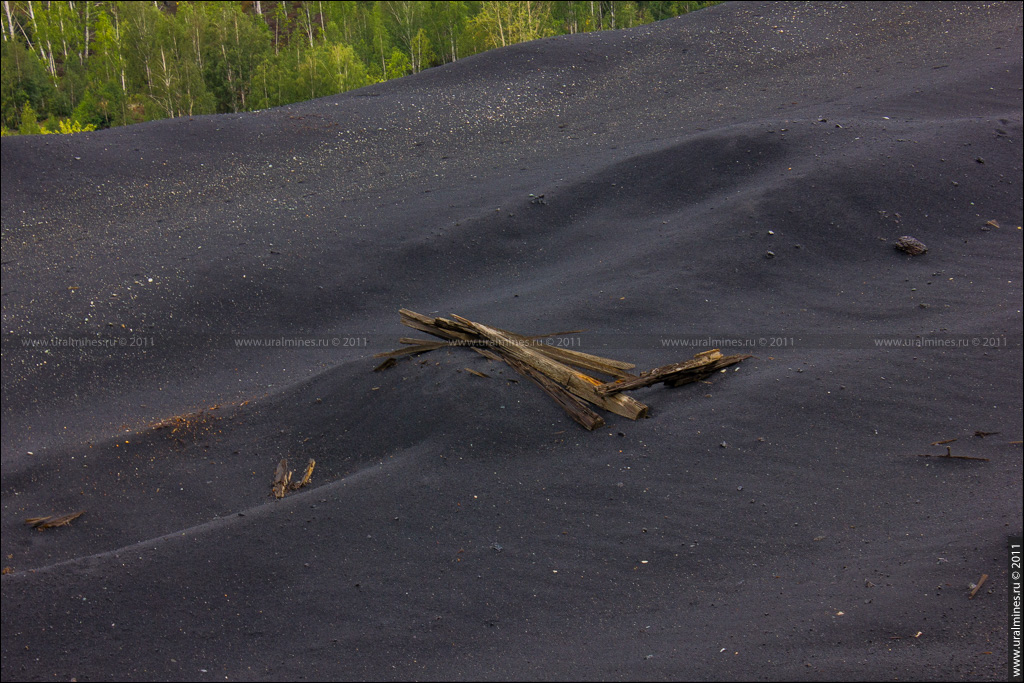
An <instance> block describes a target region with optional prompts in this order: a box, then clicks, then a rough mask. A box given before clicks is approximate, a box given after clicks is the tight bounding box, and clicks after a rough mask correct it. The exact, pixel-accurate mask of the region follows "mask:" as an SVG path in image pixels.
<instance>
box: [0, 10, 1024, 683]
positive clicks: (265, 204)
mask: <svg viewBox="0 0 1024 683" xmlns="http://www.w3.org/2000/svg"><path fill="white" fill-rule="evenodd" d="M1021 26H1022V22H1021V6H1020V4H1019V3H953V2H949V3H800V4H795V3H794V4H788V3H779V4H773V3H764V4H762V3H728V4H725V5H721V6H717V7H714V8H712V9H709V10H704V11H700V12H697V13H694V14H692V15H689V16H686V17H682V18H679V19H674V20H670V21H665V22H661V23H658V24H655V25H650V26H644V27H641V28H637V29H633V30H628V31H620V32H611V33H603V34H588V35H577V36H571V37H558V38H551V39H547V40H542V41H537V42H533V43H529V44H524V45H517V46H513V47H510V48H507V49H504V50H500V51H496V52H493V53H487V54H481V55H478V56H475V57H471V58H467V59H464V60H460V61H458V62H457V63H455V64H452V65H449V66H446V67H441V68H436V69H432V70H429V71H427V72H424V73H421V74H419V75H417V76H413V77H409V78H405V79H402V80H400V81H395V82H389V83H385V84H380V85H375V86H371V87H368V88H364V89H362V90H359V91H354V92H350V93H346V94H343V95H339V96H336V97H330V98H325V99H322V100H317V101H313V102H307V103H302V104H296V105H293V106H289V107H284V108H281V109H275V110H267V111H261V112H255V113H247V114H240V115H223V116H210V117H197V118H194V119H190V120H188V119H178V120H172V121H160V122H152V123H148V124H144V125H138V126H133V127H129V128H124V129H118V130H109V131H103V132H98V133H93V134H82V135H75V136H45V137H15V138H4V139H3V142H2V172H0V176H2V186H0V198H2V235H3V241H2V251H3V256H2V261H3V265H2V275H3V297H2V314H3V335H4V338H3V344H4V345H3V354H2V369H3V383H2V386H3V408H2V416H3V432H2V464H3V482H2V495H3V505H2V507H3V511H2V542H0V545H2V552H3V560H2V562H3V565H4V566H5V567H8V566H9V567H11V568H12V570H13V571H12V573H10V574H7V575H4V576H3V579H2V595H3V602H2V626H3V638H2V647H0V651H2V660H0V664H2V672H3V677H4V679H5V680H8V679H12V680H14V679H34V680H41V679H46V680H54V679H58V680H61V679H63V680H67V679H71V678H76V679H77V680H103V679H115V680H126V679H133V680H134V679H160V680H207V679H208V680H223V679H225V678H227V679H272V680H277V679H288V680H290V679H344V680H352V679H357V680H361V679H371V680H390V679H395V680H406V679H423V680H448V679H461V680H508V679H605V680H620V679H664V680H681V679H687V678H695V679H706V680H718V679H721V680H728V679H748V680H749V679H758V680H762V679H769V680H811V679H819V680H820V679H843V680H864V679H870V680H882V679H885V680H889V679H896V678H899V679H907V678H910V679H918V680H940V679H941V680H977V679H1001V678H1002V677H1003V676H1004V675H1005V668H1004V666H1005V660H1006V648H1007V645H1006V623H1005V614H1006V611H1005V610H1006V607H1005V606H1006V596H1007V591H1006V551H1005V543H1006V537H1007V535H1008V534H1012V533H1019V532H1020V530H1021V523H1022V522H1021V520H1022V503H1021V501H1022V483H1021V482H1022V473H1021V469H1022V468H1021V448H1020V445H1019V440H1020V438H1021V432H1022V386H1021V376H1022V370H1024V368H1022V365H1024V363H1022V354H1021V346H1020V340H1021V332H1022V323H1021V297H1022V287H1021V279H1022V247H1021V230H1020V228H1019V226H1020V225H1021V220H1022V191H1021V177H1022V146H1021V139H1022V130H1021V113H1022V91H1021V80H1022V73H1021V49H1022V41H1021V33H1022V32H1021ZM539 195H543V202H538V201H535V199H536V197H537V196H539ZM990 220H994V221H996V222H997V223H998V224H999V226H1000V227H998V228H990V229H985V228H987V227H989V226H986V225H985V224H986V222H987V221H990ZM902 235H912V236H914V237H916V238H917V239H920V240H921V241H923V242H924V243H925V244H926V245H928V248H929V251H928V252H927V254H925V255H923V256H919V257H910V256H907V255H904V254H901V253H899V252H898V251H896V250H894V249H893V246H892V245H893V243H894V242H895V240H896V239H897V238H898V237H900V236H902ZM769 251H771V252H773V253H774V255H775V257H774V258H766V254H767V252H769ZM400 307H408V308H411V309H413V310H416V311H420V312H422V313H427V314H436V315H447V314H449V313H452V312H454V313H459V314H461V315H464V316H466V317H468V318H470V319H473V320H478V321H481V322H485V323H488V324H492V325H495V326H498V327H501V328H505V329H511V330H515V331H518V332H523V333H533V334H539V333H547V332H554V331H559V330H576V329H585V330H586V332H584V333H580V334H579V335H578V336H579V337H580V338H581V339H582V340H584V342H585V343H584V346H583V350H586V351H591V352H594V353H600V354H603V355H608V356H611V357H615V358H620V359H622V360H629V361H632V362H635V363H637V364H638V365H639V366H640V367H641V368H649V367H654V366H657V365H662V364H665V363H669V362H673V361H677V360H681V359H683V358H685V357H688V356H689V355H691V353H693V352H694V351H697V350H703V349H704V348H707V347H706V346H703V347H700V348H696V349H688V348H685V347H665V346H663V345H662V342H661V341H660V340H662V339H681V338H694V337H697V338H700V337H723V336H726V335H728V336H737V337H751V338H761V337H763V338H765V339H771V338H779V339H795V340H797V341H796V342H794V343H793V344H792V345H786V346H781V347H774V348H773V347H765V348H757V349H756V350H755V351H754V353H755V356H756V357H755V358H752V359H750V360H748V361H745V362H744V363H743V364H742V365H741V366H740V367H739V370H738V371H735V372H733V371H732V370H731V369H730V371H729V372H728V373H726V374H723V375H717V376H715V377H714V378H712V379H711V380H709V382H708V383H706V384H699V385H691V386H687V387H682V388H678V389H667V388H664V387H657V388H650V389H645V390H641V391H639V392H636V394H635V396H636V397H637V398H638V399H639V400H642V401H644V402H647V403H649V404H650V405H651V406H652V409H651V417H650V418H649V419H646V420H641V421H638V422H630V421H629V420H626V419H625V418H620V417H617V416H609V418H608V424H607V425H606V427H605V428H603V429H599V430H597V431H595V432H592V433H588V432H585V431H584V430H582V429H581V428H579V427H578V426H577V425H576V424H575V423H573V422H571V421H570V420H569V419H568V418H567V417H566V416H564V415H563V414H562V413H561V412H560V411H559V409H558V408H557V407H556V406H555V405H554V404H553V403H551V402H550V401H549V400H548V399H547V398H546V397H545V396H543V395H542V394H541V393H540V392H539V391H537V390H536V388H535V387H533V386H532V385H531V384H530V383H528V382H526V381H525V380H521V378H518V377H517V376H516V375H515V374H514V373H513V372H512V371H511V370H510V369H509V368H502V367H498V366H496V365H495V364H493V363H488V362H487V361H485V360H484V359H482V358H480V357H478V356H476V355H475V354H473V353H471V352H469V351H467V350H465V349H452V350H448V351H436V352H433V353H431V354H428V355H427V356H423V357H422V358H421V359H419V360H424V361H426V362H424V363H420V362H418V360H408V359H406V360H403V361H402V362H401V364H400V365H399V366H398V367H395V368H393V369H391V370H389V371H387V372H385V373H380V374H375V373H372V372H370V370H371V369H372V368H373V367H374V365H375V364H376V362H375V361H374V360H373V359H372V358H371V356H372V354H373V353H375V352H377V351H384V350H388V349H391V348H395V347H396V346H397V339H398V337H400V336H405V335H407V334H408V332H409V331H408V330H407V329H406V328H403V327H402V326H400V325H399V323H398V315H397V309H398V308H400ZM933 336H940V337H942V338H958V339H960V338H962V339H970V338H979V339H989V338H993V339H1005V340H1007V345H1006V346H996V347H988V346H977V347H974V346H970V345H968V346H956V347H941V348H921V347H917V348H914V347H911V348H898V347H878V346H875V345H874V344H873V342H872V341H871V340H872V339H874V338H875V337H879V338H899V339H907V338H915V337H933ZM54 337H57V338H82V337H89V338H102V339H111V338H118V337H124V338H125V339H129V340H130V339H140V340H142V341H143V342H144V343H145V345H143V346H135V347H123V348H96V347H89V348H81V347H79V348H67V347H52V346H51V347H50V348H41V347H26V346H24V344H25V343H26V340H40V339H51V338H54ZM247 338H255V339H282V338H289V339H291V338H318V339H319V338H323V339H328V340H331V339H334V338H337V339H339V340H340V341H339V343H340V344H341V345H340V346H337V347H331V346H328V347H326V348H318V347H313V348H300V349H296V348H262V349H256V348H240V347H238V346H236V342H235V340H237V339H247ZM346 340H347V341H346ZM345 344H348V345H345ZM466 368H470V369H474V370H477V371H480V372H485V373H487V374H488V375H490V376H491V377H490V378H489V379H484V378H480V377H477V376H474V375H472V374H471V373H469V372H466V371H465V369H466ZM516 379H520V380H521V381H518V382H513V381H511V380H516ZM212 406H219V407H217V408H216V409H211V407H212ZM200 410H202V411H203V413H202V415H201V416H200V417H199V418H195V417H194V418H192V419H191V420H190V421H189V424H188V425H187V426H180V427H179V430H178V431H177V432H173V431H172V430H171V429H170V428H167V429H153V428H152V425H153V424H154V423H157V422H159V421H161V420H166V419H168V418H170V417H172V416H175V415H187V414H190V413H193V414H194V413H196V412H197V411H200ZM976 431H982V432H997V434H993V435H990V436H987V437H984V438H982V437H976V436H974V433H975V432H976ZM952 438H956V439H957V441H956V442H953V443H951V444H949V445H950V447H951V448H952V452H953V453H954V454H960V455H972V456H977V457H985V458H989V461H988V462H982V461H971V460H945V461H940V460H935V459H934V458H918V457H913V456H914V454H917V453H928V452H931V453H934V454H940V453H942V452H943V449H944V448H945V447H944V446H933V445H931V444H932V442H935V441H938V440H945V439H952ZM1012 441H1018V443H1017V444H1012V443H1011V442H1012ZM282 457H288V458H289V461H290V463H292V466H293V467H295V468H297V469H298V468H300V467H301V465H302V464H303V463H304V462H305V460H306V459H307V458H310V457H312V458H315V459H316V460H317V469H316V472H315V474H314V477H313V485H312V486H311V487H308V488H305V489H302V490H301V491H298V492H295V493H293V494H290V495H289V496H288V497H287V498H285V499H284V500H282V501H274V500H273V499H272V498H270V492H269V489H270V486H269V484H270V478H271V476H272V474H273V469H274V466H275V464H276V463H277V461H278V460H279V459H280V458H282ZM78 509H84V510H86V513H85V515H83V516H82V517H81V518H79V519H78V520H76V521H75V522H74V523H73V524H72V526H70V527H68V528H60V529H53V530H48V531H45V532H36V531H32V530H31V529H29V528H28V527H27V526H25V525H24V523H23V520H24V519H25V518H26V517H31V516H41V515H48V514H58V513H65V512H71V511H73V510H78ZM982 574H988V575H989V579H988V581H987V582H986V584H985V585H984V586H983V587H982V589H981V590H980V591H979V592H978V594H977V596H976V597H975V598H974V599H973V600H969V599H968V591H969V588H968V586H969V584H971V583H973V582H976V581H977V580H978V579H979V578H980V576H981V575H982Z"/></svg>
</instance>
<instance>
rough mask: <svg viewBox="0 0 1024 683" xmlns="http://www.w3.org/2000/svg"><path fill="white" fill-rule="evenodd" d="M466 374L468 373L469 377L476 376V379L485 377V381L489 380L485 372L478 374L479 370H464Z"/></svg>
mask: <svg viewBox="0 0 1024 683" xmlns="http://www.w3.org/2000/svg"><path fill="white" fill-rule="evenodd" d="M466 372H468V373H469V374H471V375H476V376H477V377H486V378H487V379H490V377H491V376H490V375H488V374H487V373H486V372H480V371H479V370H474V369H473V368H466Z"/></svg>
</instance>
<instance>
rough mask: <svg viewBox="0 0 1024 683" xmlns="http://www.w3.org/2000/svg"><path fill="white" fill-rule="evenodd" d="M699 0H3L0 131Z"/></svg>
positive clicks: (295, 88) (121, 117)
mask: <svg viewBox="0 0 1024 683" xmlns="http://www.w3.org/2000/svg"><path fill="white" fill-rule="evenodd" d="M710 4H715V3H712V2H642V1H641V2H627V1H625V0H611V1H609V0H604V1H601V2H594V1H591V0H584V1H571V2H551V1H539V2H538V1H534V0H523V1H515V2H495V1H485V2H461V1H456V2H416V1H409V0H404V1H400V0H388V1H385V2H311V1H308V0H307V1H302V2H300V1H284V0H281V1H273V0H264V1H263V2H251V1H249V0H246V1H244V2H238V1H234V0H231V1H220V2H213V1H202V2H198V1H197V2H158V3H153V2H130V1H126V2H117V1H102V2H96V1H90V2H82V1H80V0H79V1H77V2H72V1H67V0H65V1H56V0H55V1H51V2H45V3H43V2H31V3H30V2H27V1H21V2H16V1H15V2H5V3H4V11H3V12H0V18H2V19H3V26H2V31H0V35H2V37H3V40H2V63H0V131H2V132H3V134H4V135H7V134H13V133H14V132H15V131H17V132H19V133H23V134H24V133H29V134H31V133H48V132H62V133H75V132H81V131H86V130H94V129H96V128H107V127H111V126H120V125H125V124H130V123H136V122H140V121H146V120H151V119H156V118H167V117H176V116H193V115H198V114H210V113H216V112H239V111H247V110H252V109H262V108H265V107H272V106H279V105H283V104H288V103H291V102H296V101H300V100H306V99H310V98H314V97H324V96H328V95H333V94H336V93H340V92H345V91H346V90H352V89H354V88H360V87H362V86H364V85H368V84H370V83H375V82H379V81H383V80H387V79H391V78H399V77H402V76H405V75H408V74H411V73H417V72H419V71H422V70H423V69H426V68H429V67H431V66H437V65H439V64H445V63H448V62H452V61H455V60H457V59H461V58H462V57H466V56H468V55H471V54H474V53H476V52H479V51H482V50H487V49H491V48H494V47H501V46H504V45H511V44H514V43H519V42H523V41H527V40H535V39H537V38H543V37H545V36H550V35H557V34H563V33H578V32H584V31H594V30H602V29H617V28H627V27H630V26H635V25H638V24H642V23H645V22H649V21H655V20H659V19H664V18H667V17H670V16H675V15H677V14H683V13H685V12H690V11H693V10H695V9H700V8H702V7H705V6H707V5H710ZM8 10H9V13H8ZM40 119H44V120H45V121H46V123H44V124H40V123H39V120H40Z"/></svg>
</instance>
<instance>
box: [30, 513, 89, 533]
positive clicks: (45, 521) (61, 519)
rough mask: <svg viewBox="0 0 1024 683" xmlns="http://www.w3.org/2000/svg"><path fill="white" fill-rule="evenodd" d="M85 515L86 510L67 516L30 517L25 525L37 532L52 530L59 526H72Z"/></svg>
mask: <svg viewBox="0 0 1024 683" xmlns="http://www.w3.org/2000/svg"><path fill="white" fill-rule="evenodd" d="M84 514H85V510H79V511H78V512H72V513H70V514H67V515H50V516H49V517H29V518H28V519H26V520H25V524H28V525H29V526H31V527H32V528H34V529H36V530H37V531H42V530H43V529H52V528H54V527H58V526H70V525H71V522H72V521H74V520H76V519H78V518H79V517H81V516H82V515H84Z"/></svg>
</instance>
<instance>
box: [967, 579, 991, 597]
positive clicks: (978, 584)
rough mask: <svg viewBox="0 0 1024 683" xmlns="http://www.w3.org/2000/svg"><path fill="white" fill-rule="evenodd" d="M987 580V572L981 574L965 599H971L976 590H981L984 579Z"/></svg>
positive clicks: (976, 592)
mask: <svg viewBox="0 0 1024 683" xmlns="http://www.w3.org/2000/svg"><path fill="white" fill-rule="evenodd" d="M987 580H988V574H982V575H981V578H980V579H978V583H976V584H975V586H974V588H973V589H972V590H971V594H970V596H969V597H968V598H967V599H968V600H973V599H974V596H975V595H977V594H978V591H980V590H981V587H982V586H983V585H985V581H987Z"/></svg>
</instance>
